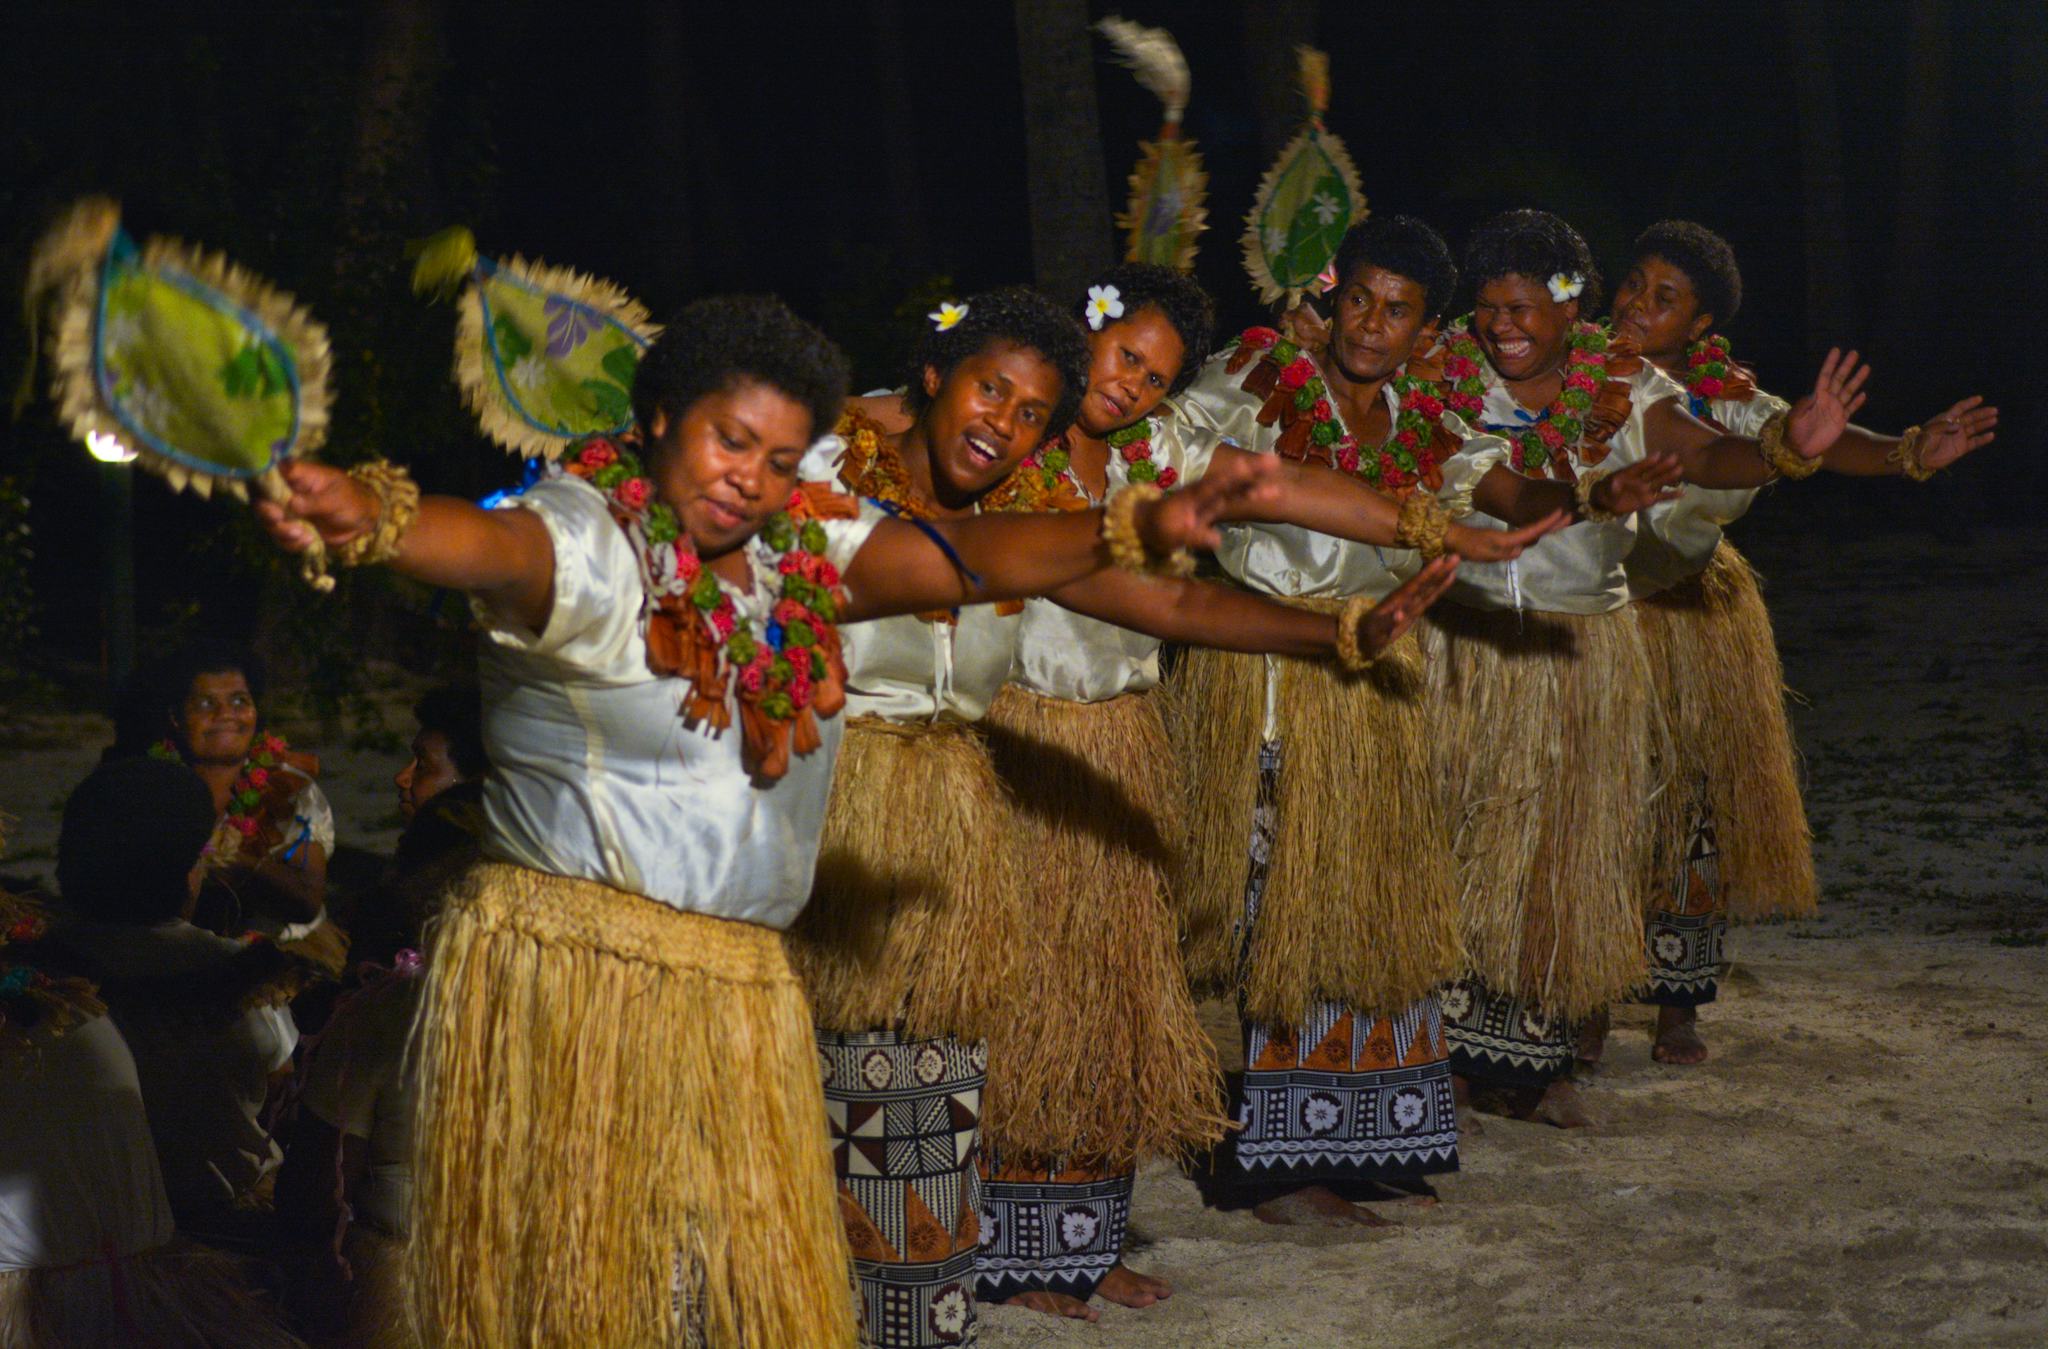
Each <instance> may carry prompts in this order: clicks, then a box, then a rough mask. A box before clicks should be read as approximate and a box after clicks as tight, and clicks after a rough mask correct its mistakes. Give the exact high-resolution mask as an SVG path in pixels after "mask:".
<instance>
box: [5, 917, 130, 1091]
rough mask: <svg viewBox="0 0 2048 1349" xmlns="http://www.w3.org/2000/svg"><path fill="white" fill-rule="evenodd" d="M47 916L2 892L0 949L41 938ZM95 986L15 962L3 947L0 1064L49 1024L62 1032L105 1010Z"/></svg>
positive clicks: (28, 1044)
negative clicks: (55, 975)
mask: <svg viewBox="0 0 2048 1349" xmlns="http://www.w3.org/2000/svg"><path fill="white" fill-rule="evenodd" d="M48 928H49V921H48V919H47V918H45V917H44V915H43V912H42V909H41V908H40V907H39V906H37V905H35V904H34V903H33V902H31V901H29V900H25V899H18V898H16V897H15V896H13V895H8V894H0V948H5V947H8V946H28V945H31V944H33V943H35V942H37V941H40V940H41V939H42V936H43V934H44V932H46V931H47V930H48ZM96 994H97V990H96V989H95V988H94V987H93V985H92V984H91V983H90V982H89V981H87V980H85V979H80V978H77V977H67V976H59V977H55V978H53V977H51V976H50V975H48V974H46V973H44V972H43V971H42V970H39V969H37V968H36V967H35V966H33V965H17V964H14V963H12V962H10V961H9V960H7V958H6V955H5V952H4V950H0V1063H5V1062H6V1061H7V1060H9V1059H11V1058H12V1057H14V1056H15V1055H17V1054H19V1053H21V1052H23V1051H25V1050H27V1049H28V1048H29V1047H30V1043H31V1037H32V1036H33V1035H34V1034H35V1033H36V1032H37V1031H39V1030H42V1029H44V1028H46V1027H47V1028H48V1030H49V1033H50V1034H52V1035H62V1034H64V1033H65V1032H66V1031H68V1030H69V1029H71V1028H72V1027H73V1026H75V1025H78V1024H79V1023H80V1022H84V1021H90V1020H92V1019H93V1018H94V1017H97V1016H102V1015H104V1014H105V1013H106V1010H107V1008H106V1004H105V1003H103V1002H101V1001H100V1000H99V998H98V997H97V996H96Z"/></svg>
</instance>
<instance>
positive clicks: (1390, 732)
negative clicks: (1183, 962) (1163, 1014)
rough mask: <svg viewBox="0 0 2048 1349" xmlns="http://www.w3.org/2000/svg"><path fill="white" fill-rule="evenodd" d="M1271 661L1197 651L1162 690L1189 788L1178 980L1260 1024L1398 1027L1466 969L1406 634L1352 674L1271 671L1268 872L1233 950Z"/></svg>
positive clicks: (1311, 665)
mask: <svg viewBox="0 0 2048 1349" xmlns="http://www.w3.org/2000/svg"><path fill="white" fill-rule="evenodd" d="M1313 607H1316V608H1319V609H1320V608H1326V607H1327V608H1330V609H1332V610H1334V609H1335V608H1336V607H1338V606H1336V605H1335V604H1317V605H1314V606H1313ZM1267 659H1268V658H1267V657H1264V656H1251V655H1243V654H1238V653H1233V652H1223V651H1210V650H1204V649H1195V650H1190V651H1189V652H1188V653H1187V654H1186V657H1185V658H1184V659H1183V660H1182V661H1181V663H1180V667H1179V668H1178V669H1177V670H1176V671H1175V673H1174V677H1173V679H1172V681H1171V683H1170V684H1169V686H1168V688H1167V697H1168V706H1167V710H1166V715H1167V724H1168V727H1169V729H1170V730H1171V732H1172V735H1173V741H1174V747H1175V750H1176V753H1177V755H1178V760H1179V764H1180V773H1181V780H1182V781H1183V782H1184V783H1186V784H1187V792H1188V834H1187V837H1188V845H1187V846H1188V855H1187V862H1186V868H1185V881H1184V885H1183V896H1184V904H1185V914H1184V923H1185V937H1184V943H1185V954H1186V958H1187V968H1188V975H1189V978H1190V979H1192V980H1193V981H1194V984H1195V987H1196V989H1197V991H1198V992H1200V993H1204V994H1211V995H1225V994H1239V995H1241V997H1242V1000H1243V1009H1244V1014H1245V1016H1246V1017H1247V1018H1248V1019H1250V1020H1251V1021H1254V1022H1259V1023H1264V1024H1271V1025H1291V1024H1294V1023H1297V1022H1300V1021H1303V1020H1305V1019H1306V1018H1307V1017H1308V1016H1309V1015H1310V1014H1311V1012H1312V1011H1313V1009H1314V1008H1315V1007H1317V1006H1318V1005H1319V1004H1321V1003H1324V1002H1340V1003H1344V1004H1346V1005H1347V1006H1350V1007H1352V1008H1355V1009H1357V1010H1359V1011H1361V1012H1364V1013H1367V1014H1369V1015H1373V1016H1392V1015H1394V1014H1396V1013H1398V1012H1401V1011H1402V1010H1404V1009H1405V1008H1407V1007H1409V1006H1412V1005H1413V1004H1414V1003H1415V1002H1416V1001H1417V1000H1418V999H1419V998H1421V997H1423V996H1424V995H1425V994H1427V993H1428V992H1429V991H1430V990H1431V989H1433V988H1435V987H1436V985H1437V984H1439V983H1441V982H1442V981H1443V980H1444V979H1446V978H1448V977H1450V976H1451V975H1452V974H1455V973H1456V972H1457V969H1458V966H1459V962H1460V947H1459V939H1458V911H1457V904H1456V892H1455V890H1454V888H1453V885H1452V874H1453V873H1452V866H1451V855H1450V831H1449V830H1448V829H1447V828H1446V827H1445V824H1444V821H1443V817H1442V815H1441V813H1440V811H1439V810H1438V806H1437V797H1436V795H1435V792H1434V790H1433V784H1432V781H1431V759H1430V752H1429V727H1428V719H1427V716H1426V714H1425V709H1424V704H1423V697H1422V691H1423V677H1422V673H1421V669H1420V666H1421V653H1420V651H1419V649H1418V648H1417V646H1416V644H1415V642H1414V639H1413V638H1404V639H1403V640H1402V641H1401V642H1400V643H1398V644H1397V645H1396V646H1395V647H1394V648H1393V649H1392V651H1391V652H1390V655H1389V656H1388V657H1387V658H1383V659H1382V660H1381V661H1380V662H1379V664H1377V665H1375V666H1374V667H1373V668H1372V669H1371V670H1369V671H1367V672H1366V673H1364V674H1362V675H1345V674H1343V673H1342V672H1340V671H1339V670H1338V669H1337V668H1336V667H1335V666H1333V665H1331V664H1329V663H1327V662H1321V661H1304V660H1293V659H1288V658H1284V657H1276V658H1273V659H1274V664H1275V665H1276V667H1277V669H1278V676H1279V688H1278V698H1277V706H1278V716H1279V739H1280V741H1281V744H1282V756H1283V760H1284V762H1283V765H1282V767H1281V771H1280V783H1279V792H1278V798H1277V800H1276V802H1275V806H1274V809H1275V819H1274V839H1273V852H1272V863H1271V869H1270V871H1269V873H1268V875H1267V879H1266V889H1265V894H1264V898H1263V899H1262V901H1261V905H1260V910H1259V917H1258V922H1257V924H1256V930H1255V931H1254V932H1253V933H1252V934H1251V940H1250V942H1249V943H1244V942H1243V941H1242V932H1241V928H1242V919H1243V916H1244V895H1245V877H1246V870H1247V865H1248V844H1249V841H1250V838H1251V833H1252V812H1253V809H1254V807H1255V805H1256V804H1257V800H1258V792H1259V747H1260V742H1261V740H1262V737H1263V731H1264V722H1265V708H1266V662H1267ZM1247 947H1248V949H1246V948H1247Z"/></svg>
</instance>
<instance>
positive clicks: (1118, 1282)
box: [1095, 1260, 1173, 1307]
mask: <svg viewBox="0 0 2048 1349" xmlns="http://www.w3.org/2000/svg"><path fill="white" fill-rule="evenodd" d="M1095 1296H1097V1297H1099V1298H1101V1299H1102V1300H1103V1301H1105V1302H1114V1303H1115V1304H1116V1305H1117V1306H1119V1307H1149V1306H1151V1305H1152V1304H1153V1303H1155V1302H1161V1301H1164V1300H1165V1299H1167V1298H1170V1297H1172V1296H1173V1285H1172V1284H1170V1283H1168V1282H1167V1281H1166V1280H1164V1279H1155V1278H1153V1277H1152V1276H1151V1275H1150V1274H1140V1273H1138V1271H1136V1270H1134V1269H1132V1268H1131V1267H1130V1266H1129V1265H1127V1264H1125V1263H1124V1262H1123V1261H1121V1260H1119V1261H1117V1262H1116V1265H1115V1267H1114V1268H1112V1269H1111V1270H1110V1271H1109V1273H1107V1274H1105V1275H1103V1276H1102V1282H1101V1283H1099V1284H1097V1285H1096V1286H1095Z"/></svg>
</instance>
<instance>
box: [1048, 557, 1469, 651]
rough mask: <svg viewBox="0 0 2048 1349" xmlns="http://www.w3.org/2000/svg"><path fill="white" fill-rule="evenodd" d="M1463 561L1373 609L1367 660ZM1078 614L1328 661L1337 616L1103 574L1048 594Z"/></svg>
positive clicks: (1366, 630)
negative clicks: (1324, 658)
mask: <svg viewBox="0 0 2048 1349" xmlns="http://www.w3.org/2000/svg"><path fill="white" fill-rule="evenodd" d="M1457 569H1458V560H1457V559H1456V558H1450V557H1440V558H1438V559H1436V561H1434V562H1431V563H1430V564H1429V565H1428V566H1426V567H1424V568H1423V569H1422V572H1421V573H1420V574H1419V575H1417V576H1415V577H1414V578H1413V579H1412V580H1410V581H1408V582H1407V583H1405V584H1404V585H1402V586H1401V587H1400V588H1398V589H1396V590H1395V591H1394V592H1393V593H1392V594H1390V595H1388V596H1387V597H1386V598H1385V599H1384V600H1381V601H1380V603H1379V604H1378V605H1377V606H1375V608H1374V609H1373V611H1372V613H1371V614H1370V615H1368V616H1367V618H1366V620H1365V622H1364V623H1363V624H1362V625H1361V626H1360V632H1359V648H1360V650H1361V651H1362V652H1363V653H1364V654H1366V655H1368V656H1370V655H1373V654H1376V653H1378V652H1379V651H1380V650H1382V649H1383V648H1385V647H1386V646H1387V645H1388V644H1389V643H1391V642H1393V641H1394V640H1395V639H1396V638H1398V637H1399V636H1400V635H1401V634H1402V633H1404V632H1406V631H1407V630H1408V628H1409V627H1410V625H1412V624H1413V623H1414V622H1415V620H1416V619H1417V618H1418V617H1420V616H1421V614H1422V611H1423V610H1425V609H1427V608H1428V607H1429V606H1430V605H1432V604H1434V603H1435V602H1436V601H1437V599H1438V597H1439V596H1441V595H1442V594H1443V593H1444V591H1445V590H1447V589H1449V588H1450V584H1451V578H1452V577H1453V576H1455V575H1456V574H1457ZM1049 598H1051V599H1052V600H1054V601H1056V602H1057V603H1059V604H1061V605H1064V606H1065V607H1067V608H1069V609H1072V610H1073V611H1074V612H1075V613H1077V614H1086V615H1087V616H1088V617H1090V618H1098V619H1101V620H1102V621H1103V622H1105V623H1114V624H1116V625H1117V626H1118V627H1120V628H1129V629H1131V630H1132V631H1133V632H1142V633H1145V634H1146V635H1148V636H1152V637H1157V638H1159V639H1160V640H1161V641H1167V642H1184V643H1187V644H1188V645H1190V646H1206V647H1213V648H1215V649H1216V650H1218V651H1248V652H1253V653H1256V654H1266V655H1275V656H1328V655H1330V654H1332V653H1333V652H1334V651H1335V650H1336V649H1337V621H1338V619H1337V615H1335V614H1319V613H1317V612H1316V611H1315V610H1313V609H1298V608H1295V607H1294V606H1292V605H1287V604H1282V603H1280V602H1279V601H1277V600H1271V599H1267V598H1265V597H1264V596H1262V595H1254V594H1252V593H1251V592H1250V591H1248V590H1239V589H1238V588H1237V587H1235V586H1227V585H1219V584H1217V583H1215V582H1213V581H1194V580H1180V579H1173V578H1159V577H1148V576H1138V575H1135V574H1133V573H1131V572H1098V573H1097V574H1095V575H1093V576H1089V577H1086V578H1084V579H1082V580H1079V581H1076V582H1073V583H1071V584H1069V585H1065V586H1062V587H1061V588H1060V589H1058V590H1056V591H1054V592H1053V593H1052V594H1051V596H1050V597H1049Z"/></svg>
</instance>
